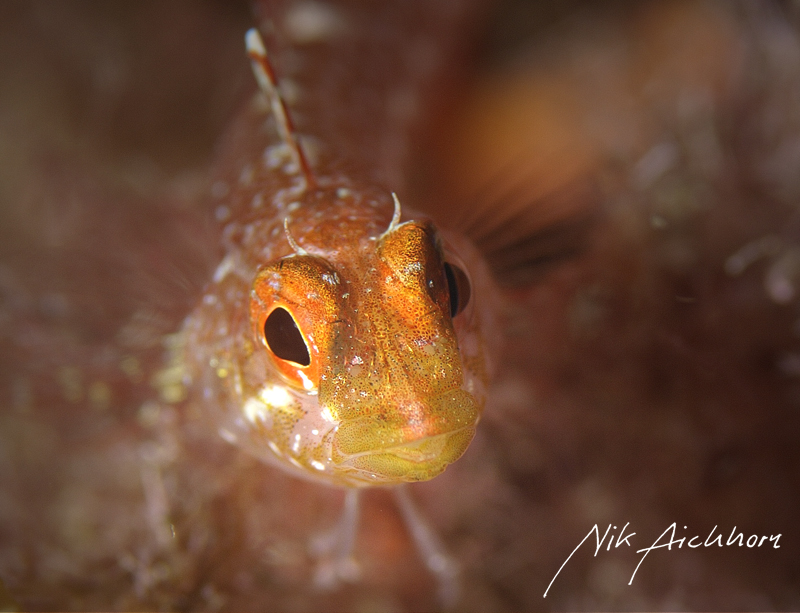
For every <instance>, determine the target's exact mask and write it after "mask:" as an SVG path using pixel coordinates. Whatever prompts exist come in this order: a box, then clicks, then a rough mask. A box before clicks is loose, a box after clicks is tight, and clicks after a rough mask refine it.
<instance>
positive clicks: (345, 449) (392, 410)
mask: <svg viewBox="0 0 800 613" xmlns="http://www.w3.org/2000/svg"><path fill="white" fill-rule="evenodd" d="M481 408H482V406H479V405H478V403H477V402H476V401H475V398H474V397H473V396H472V395H471V394H470V393H468V392H466V391H465V390H461V389H457V390H450V391H448V392H446V393H444V394H438V395H436V396H433V397H430V398H427V399H424V400H421V399H419V398H410V399H408V400H407V401H405V402H401V403H398V404H388V403H387V404H381V405H378V406H374V407H372V409H371V410H368V411H364V412H363V413H361V414H357V415H350V416H346V417H345V418H344V419H342V421H341V422H340V423H339V424H338V426H337V428H336V433H335V434H334V435H333V438H332V441H331V443H332V449H331V451H332V454H331V460H332V461H333V463H334V464H335V465H336V467H337V469H338V470H340V471H342V472H344V473H346V474H348V477H350V478H352V479H353V480H355V481H357V482H358V484H359V485H391V484H394V483H404V482H416V481H427V480H428V479H432V478H433V477H435V476H436V475H438V474H440V473H441V472H442V471H443V470H444V469H445V468H447V465H448V464H452V463H453V462H455V461H456V460H457V459H458V458H460V457H461V456H462V455H463V454H464V452H465V451H466V450H467V447H468V446H469V444H470V442H471V441H472V439H473V437H474V436H475V426H476V424H477V423H478V419H479V417H480V409H481Z"/></svg>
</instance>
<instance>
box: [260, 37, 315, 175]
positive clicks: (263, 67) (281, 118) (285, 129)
mask: <svg viewBox="0 0 800 613" xmlns="http://www.w3.org/2000/svg"><path fill="white" fill-rule="evenodd" d="M244 40H245V46H246V47H247V55H248V56H250V62H251V63H252V66H253V74H254V75H255V77H256V81H258V86H259V87H260V88H261V91H262V92H264V95H265V96H266V97H267V99H268V100H269V103H270V106H271V107H272V114H273V116H274V117H275V123H276V124H277V127H278V135H279V136H280V138H281V140H282V141H283V142H284V143H285V144H286V145H287V146H288V147H289V149H290V150H291V152H292V155H293V156H294V158H295V162H296V163H297V166H298V168H299V169H300V172H302V173H303V177H304V178H305V180H306V189H313V188H314V187H315V186H316V181H315V179H314V175H313V173H312V172H311V167H310V166H309V164H308V159H307V158H306V155H305V153H304V152H303V148H302V147H301V146H300V143H299V142H298V140H297V138H296V136H295V130H294V126H293V125H292V120H291V117H290V116H289V111H288V109H287V108H286V104H285V103H284V101H283V98H282V97H281V95H280V92H279V91H278V85H277V80H276V79H275V71H274V70H273V69H272V64H270V61H269V58H268V57H267V50H266V47H265V46H264V41H263V40H262V39H261V35H260V34H259V33H258V30H257V29H256V28H250V29H249V30H248V31H247V33H246V34H245V37H244Z"/></svg>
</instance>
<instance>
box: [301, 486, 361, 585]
mask: <svg viewBox="0 0 800 613" xmlns="http://www.w3.org/2000/svg"><path fill="white" fill-rule="evenodd" d="M359 495H360V492H359V490H356V489H350V490H347V491H346V493H345V498H344V509H343V510H342V516H341V517H340V518H339V521H338V522H337V524H336V525H335V526H334V527H333V529H332V530H330V531H328V532H324V533H323V534H320V535H318V536H317V537H316V538H314V539H312V541H311V553H312V555H313V556H314V557H315V558H317V560H318V562H317V568H316V572H315V573H314V585H315V586H316V587H317V588H319V589H322V590H332V589H334V588H336V587H337V586H338V585H339V584H340V583H341V582H342V581H345V582H347V583H354V582H356V581H358V580H359V579H360V578H361V568H360V567H359V565H358V562H357V561H356V559H355V557H354V555H353V552H354V549H355V540H356V532H357V530H358V519H359V502H360V501H359Z"/></svg>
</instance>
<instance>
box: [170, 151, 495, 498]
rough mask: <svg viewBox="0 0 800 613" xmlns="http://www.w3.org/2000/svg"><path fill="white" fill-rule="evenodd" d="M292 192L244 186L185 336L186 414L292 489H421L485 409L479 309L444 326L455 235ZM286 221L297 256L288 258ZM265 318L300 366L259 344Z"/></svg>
mask: <svg viewBox="0 0 800 613" xmlns="http://www.w3.org/2000/svg"><path fill="white" fill-rule="evenodd" d="M278 147H282V146H281V145H278ZM273 151H274V148H273V150H269V149H268V150H267V152H266V154H265V156H264V157H265V159H268V158H270V155H271V154H272V153H273ZM270 170H271V171H272V172H280V171H275V170H273V169H267V171H270ZM294 180H295V183H296V187H295V188H294V189H291V188H289V189H285V190H279V191H278V192H277V193H271V192H269V191H260V190H259V187H260V186H259V182H258V178H254V179H253V183H252V184H251V185H248V186H246V187H245V188H244V189H248V188H249V191H255V195H254V196H253V200H251V202H253V201H254V202H257V203H258V206H257V207H254V208H256V209H257V210H256V211H255V212H254V213H252V214H251V216H250V218H249V219H247V220H246V221H244V222H240V221H238V220H232V221H230V222H229V223H228V224H227V226H226V228H225V232H224V234H225V237H226V243H227V251H226V254H225V257H224V258H223V260H222V263H221V264H220V265H219V267H218V269H217V271H216V273H215V276H214V280H213V282H212V283H211V284H210V286H209V287H208V289H207V291H206V292H205V294H204V296H203V299H202V301H201V304H200V306H198V308H197V309H195V311H194V312H193V313H192V314H191V315H190V317H189V319H188V320H187V323H186V325H185V327H184V331H183V335H184V339H183V342H184V346H183V350H182V354H181V356H180V357H179V358H178V359H179V364H180V365H182V366H183V372H182V377H183V383H184V385H185V386H186V389H187V391H188V393H189V395H190V398H189V401H190V402H196V403H199V404H200V405H201V406H202V407H204V411H206V412H207V414H208V415H209V416H210V417H211V418H212V419H213V420H214V421H215V423H217V424H218V426H219V431H220V434H221V435H222V436H223V438H225V439H226V440H228V441H230V442H235V443H236V444H238V445H241V446H242V447H243V448H245V449H247V450H248V451H250V452H252V453H254V454H256V455H257V456H259V457H262V458H264V459H267V460H268V461H271V462H277V463H279V464H280V465H281V466H283V467H284V468H287V469H289V470H292V471H293V472H295V473H298V474H300V475H303V476H307V477H311V478H314V479H317V480H322V481H325V482H327V483H329V484H336V485H348V486H362V485H386V484H393V483H399V482H404V481H423V480H427V479H430V478H432V477H434V476H436V475H437V474H439V473H440V472H441V471H442V470H444V468H445V467H446V465H447V464H449V463H451V462H453V461H454V460H456V459H457V458H458V457H460V456H461V454H462V453H463V452H464V451H465V449H466V447H467V445H468V444H469V442H470V441H471V439H472V437H473V435H474V429H475V425H476V424H477V421H478V418H479V416H480V412H481V410H482V409H483V405H484V403H485V393H486V385H487V372H486V366H485V347H484V343H483V339H482V337H481V333H480V325H479V324H480V316H479V313H480V312H481V311H480V309H481V306H482V305H481V304H480V298H479V297H476V298H475V299H473V300H472V302H476V303H477V305H476V304H471V305H467V306H468V307H469V308H467V309H465V310H464V312H462V313H460V314H458V315H457V316H456V317H455V318H454V319H453V318H451V317H450V303H449V296H448V289H447V284H446V280H445V278H444V271H443V262H444V259H443V258H444V257H447V258H448V259H450V260H451V261H452V260H453V259H454V258H455V259H456V261H458V262H459V265H460V266H464V264H463V263H462V262H463V259H464V258H468V259H470V260H471V261H472V262H477V256H476V255H475V253H474V251H471V250H470V247H469V245H468V243H467V242H466V241H465V240H464V239H459V238H458V237H456V236H453V238H452V241H451V242H447V243H445V244H444V245H443V244H442V239H441V238H440V237H439V235H438V233H437V231H436V229H435V227H434V226H433V225H432V224H431V223H430V222H429V221H425V220H424V219H422V218H420V217H418V216H415V217H414V221H407V222H404V223H401V224H399V225H398V226H397V227H393V228H391V230H388V231H386V229H387V227H388V225H389V217H390V215H391V211H392V208H391V207H392V205H391V203H390V199H389V197H388V194H386V193H385V192H383V193H381V190H379V189H369V188H366V189H365V188H361V187H356V186H353V185H352V183H351V182H350V181H349V180H348V179H347V178H346V177H335V178H332V179H328V178H327V177H324V176H322V177H319V178H318V179H317V181H318V184H319V185H320V186H319V187H316V188H312V189H310V190H306V188H305V181H304V179H303V178H302V177H301V176H295V177H294ZM328 184H330V186H328ZM323 185H324V187H322V186H323ZM240 189H242V188H240ZM248 196H249V194H248ZM284 219H286V220H287V228H288V230H289V231H290V232H291V236H292V238H293V239H294V240H295V241H296V243H297V246H299V248H300V249H302V250H303V252H305V253H301V254H299V255H298V254H295V253H294V252H293V249H292V247H291V246H290V243H289V241H288V239H287V236H286V234H285V230H284ZM456 245H457V246H458V247H459V248H460V250H459V251H460V252H459V253H458V254H457V253H455V252H454V249H455V248H456ZM462 254H463V255H462ZM476 273H477V274H478V275H480V274H481V273H482V270H481V268H480V267H479V266H478V267H477V270H476ZM276 306H282V307H283V308H286V309H288V310H289V312H291V313H292V315H293V317H294V319H295V321H296V322H297V324H298V326H299V328H300V330H301V331H302V332H303V334H304V336H305V338H306V343H307V345H308V347H309V349H310V354H311V363H310V364H309V365H308V366H307V367H301V366H300V365H298V364H293V363H292V362H287V361H284V360H281V359H280V358H277V357H275V356H274V354H273V353H272V352H271V351H270V349H269V346H268V345H267V343H266V342H265V339H264V322H265V319H266V317H267V315H268V314H269V313H270V311H271V310H272V309H273V308H275V307H276ZM173 367H174V365H173ZM179 368H180V366H179ZM276 396H277V399H276Z"/></svg>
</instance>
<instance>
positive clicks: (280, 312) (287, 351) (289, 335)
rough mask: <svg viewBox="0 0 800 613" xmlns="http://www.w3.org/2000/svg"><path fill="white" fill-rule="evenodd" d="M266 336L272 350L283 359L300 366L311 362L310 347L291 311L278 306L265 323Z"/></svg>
mask: <svg viewBox="0 0 800 613" xmlns="http://www.w3.org/2000/svg"><path fill="white" fill-rule="evenodd" d="M264 338H266V339H267V345H269V348H270V351H272V353H274V354H275V355H276V356H278V357H279V358H280V359H282V360H288V361H289V362H295V363H297V364H300V366H308V365H309V364H311V358H310V357H309V355H308V347H306V342H305V340H303V335H302V334H300V330H299V329H298V328H297V324H296V323H295V322H294V318H293V317H292V316H291V315H290V314H289V311H287V310H286V309H283V308H280V307H279V308H277V309H275V310H274V311H272V313H270V314H269V317H267V321H266V322H265V323H264Z"/></svg>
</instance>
